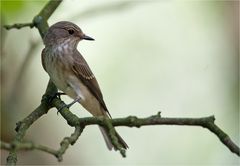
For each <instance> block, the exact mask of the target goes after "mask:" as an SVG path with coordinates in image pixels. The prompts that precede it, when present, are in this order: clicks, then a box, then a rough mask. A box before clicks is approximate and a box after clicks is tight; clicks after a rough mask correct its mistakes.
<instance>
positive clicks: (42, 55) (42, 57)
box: [41, 49, 46, 71]
mask: <svg viewBox="0 0 240 166" xmlns="http://www.w3.org/2000/svg"><path fill="white" fill-rule="evenodd" d="M44 51H45V49H43V50H42V54H41V60H42V66H43V68H44V70H45V71H46V66H45V63H44V62H45V60H44V56H45V55H44V54H45V53H44Z"/></svg>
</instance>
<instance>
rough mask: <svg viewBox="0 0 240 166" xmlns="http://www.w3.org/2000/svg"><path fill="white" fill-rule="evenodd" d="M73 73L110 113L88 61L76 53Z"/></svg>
mask: <svg viewBox="0 0 240 166" xmlns="http://www.w3.org/2000/svg"><path fill="white" fill-rule="evenodd" d="M72 70H73V72H74V73H75V74H76V75H77V76H78V78H79V79H80V80H81V81H82V82H83V83H84V85H85V86H87V88H88V89H89V90H90V92H91V93H92V94H93V95H94V96H95V97H96V99H97V100H98V101H99V103H100V105H101V106H102V107H103V109H104V110H105V111H106V112H107V113H108V115H109V116H110V117H111V115H110V114H109V112H108V109H107V106H106V104H105V102H104V100H103V95H102V92H101V90H100V87H99V85H98V82H97V80H96V78H95V76H94V74H93V73H92V71H91V69H90V67H89V66H88V64H87V62H86V60H85V59H84V58H83V56H82V55H81V54H80V53H79V52H78V51H76V52H75V53H74V62H73V65H72Z"/></svg>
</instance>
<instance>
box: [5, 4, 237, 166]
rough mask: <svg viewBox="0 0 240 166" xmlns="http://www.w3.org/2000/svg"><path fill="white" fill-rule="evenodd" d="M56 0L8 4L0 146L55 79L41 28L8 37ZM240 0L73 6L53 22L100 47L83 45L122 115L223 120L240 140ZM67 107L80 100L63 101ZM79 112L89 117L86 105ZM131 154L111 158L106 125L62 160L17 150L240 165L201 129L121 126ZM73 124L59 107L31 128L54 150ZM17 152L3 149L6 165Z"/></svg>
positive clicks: (127, 161) (72, 160)
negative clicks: (47, 67)
mask: <svg viewBox="0 0 240 166" xmlns="http://www.w3.org/2000/svg"><path fill="white" fill-rule="evenodd" d="M46 2H47V1H45V0H44V1H22V0H18V1H1V140H4V141H7V142H10V141H11V140H12V138H13V136H14V134H15V132H14V128H15V123H16V122H17V121H19V120H21V119H23V118H24V117H26V116H27V115H28V114H29V113H30V112H32V111H33V109H34V108H36V107H37V106H38V105H39V103H40V100H41V96H42V94H43V93H44V91H45V89H46V85H47V83H48V80H49V77H48V75H47V74H46V73H45V71H44V70H43V68H42V66H41V60H40V59H41V58H40V54H41V50H42V49H43V47H44V46H43V44H42V42H41V39H40V35H39V33H38V31H37V30H36V29H30V28H23V29H21V30H16V29H14V30H10V31H6V30H5V29H3V27H2V25H4V24H12V23H22V22H30V21H31V20H32V18H33V17H34V16H35V15H36V14H37V13H38V12H39V11H40V10H41V9H42V7H43V6H44V5H45V4H46ZM238 15H239V2H238V1H210V0H205V1H200V0H199V1H197V0H196V1H164V0H156V1H108V0H99V1H96V0H81V1H78V0H65V1H64V2H63V3H62V4H61V5H60V6H59V7H58V9H57V10H56V11H55V13H54V14H53V15H52V17H51V18H50V19H49V24H50V25H51V24H53V23H55V22H57V21H62V20H67V21H72V22H74V23H76V24H77V25H79V26H80V27H81V28H82V30H83V31H84V32H85V33H86V34H87V35H89V36H91V37H93V38H95V41H94V42H88V41H83V42H81V43H80V44H79V46H78V49H79V50H80V52H81V53H82V54H83V55H84V57H85V59H86V60H87V61H88V63H89V65H90V66H91V68H92V70H93V72H94V73H95V75H96V77H97V79H98V82H99V84H100V87H101V89H102V92H103V94H104V99H105V102H106V104H107V106H108V108H109V110H110V112H111V114H112V116H113V117H115V118H117V117H126V116H128V115H136V116H139V117H146V116H150V115H154V114H156V113H157V112H158V111H161V112H162V116H164V117H165V116H166V117H204V116H210V115H215V117H216V124H217V125H219V126H220V127H221V128H222V129H223V130H224V131H225V132H226V133H228V134H229V136H230V137H231V138H232V139H233V141H234V142H236V143H237V144H238V145H239V144H240V141H239V138H240V137H239V105H238V104H239V73H238V65H239V16H238ZM63 99H64V101H65V102H66V103H68V102H71V100H70V99H69V98H68V97H63ZM71 111H72V112H73V113H75V114H77V115H78V116H80V117H85V116H90V114H89V113H87V111H85V110H84V109H83V108H82V107H81V106H79V105H74V106H73V107H72V108H71ZM118 131H119V133H120V134H121V135H122V136H123V138H124V139H125V140H126V142H127V143H128V145H129V147H130V148H129V150H128V151H127V158H122V157H121V156H120V154H119V153H118V152H114V151H112V152H109V151H108V150H107V148H106V146H105V143H104V141H103V139H102V136H101V134H100V132H99V131H98V127H96V126H90V127H87V128H86V129H85V130H84V132H83V134H82V135H81V137H80V138H79V140H78V141H77V143H76V144H75V145H74V146H72V147H70V148H69V149H68V150H67V152H66V154H65V155H64V158H63V162H61V163H58V162H57V160H56V158H55V157H53V156H51V155H49V154H46V153H43V152H39V151H27V152H19V153H18V155H19V156H18V164H22V165H26V164H48V165H52V164H60V165H71V164H74V165H131V166H132V165H238V164H240V161H239V157H237V156H236V155H235V154H233V153H231V152H230V151H229V150H228V149H227V148H226V147H225V146H224V145H223V144H222V143H221V142H220V141H219V140H218V138H217V137H216V136H215V135H213V134H212V133H210V132H209V131H208V130H206V129H203V128H200V127H189V126H186V127H182V126H149V127H142V128H140V129H136V128H127V127H119V128H118ZM72 132H73V128H71V127H69V126H68V125H67V124H66V122H65V120H64V119H63V118H62V117H61V115H57V113H56V110H55V109H52V110H51V111H49V113H48V114H47V115H44V116H43V117H42V118H41V119H40V120H38V121H37V122H36V123H34V125H33V126H32V127H31V128H30V129H29V130H28V131H27V135H26V137H25V138H26V140H32V141H33V142H35V143H38V144H44V145H48V146H51V147H53V148H56V149H57V148H58V147H59V142H60V141H61V140H62V139H63V137H65V136H69V135H70V134H71V133H72ZM7 155H8V152H6V151H3V150H1V164H4V163H5V162H6V156H7Z"/></svg>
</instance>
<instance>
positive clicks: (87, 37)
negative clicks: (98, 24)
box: [81, 34, 94, 40]
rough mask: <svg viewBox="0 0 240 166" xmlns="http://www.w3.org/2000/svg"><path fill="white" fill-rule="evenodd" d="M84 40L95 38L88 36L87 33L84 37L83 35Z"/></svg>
mask: <svg viewBox="0 0 240 166" xmlns="http://www.w3.org/2000/svg"><path fill="white" fill-rule="evenodd" d="M81 38H82V39H83V40H94V39H93V38H91V37H90V36H87V35H85V34H84V35H83V36H82V37H81Z"/></svg>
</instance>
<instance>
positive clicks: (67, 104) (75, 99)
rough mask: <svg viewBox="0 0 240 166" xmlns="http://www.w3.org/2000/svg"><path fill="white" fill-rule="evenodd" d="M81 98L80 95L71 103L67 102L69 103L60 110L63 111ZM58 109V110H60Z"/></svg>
mask: <svg viewBox="0 0 240 166" xmlns="http://www.w3.org/2000/svg"><path fill="white" fill-rule="evenodd" d="M80 100H81V97H80V96H78V97H77V98H76V99H74V100H73V101H72V102H71V103H69V104H67V105H64V106H63V107H61V108H60V109H59V111H61V110H62V109H63V108H65V107H66V108H68V109H69V108H70V107H71V106H72V105H73V104H75V103H76V102H79V101H80ZM59 111H58V112H59Z"/></svg>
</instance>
